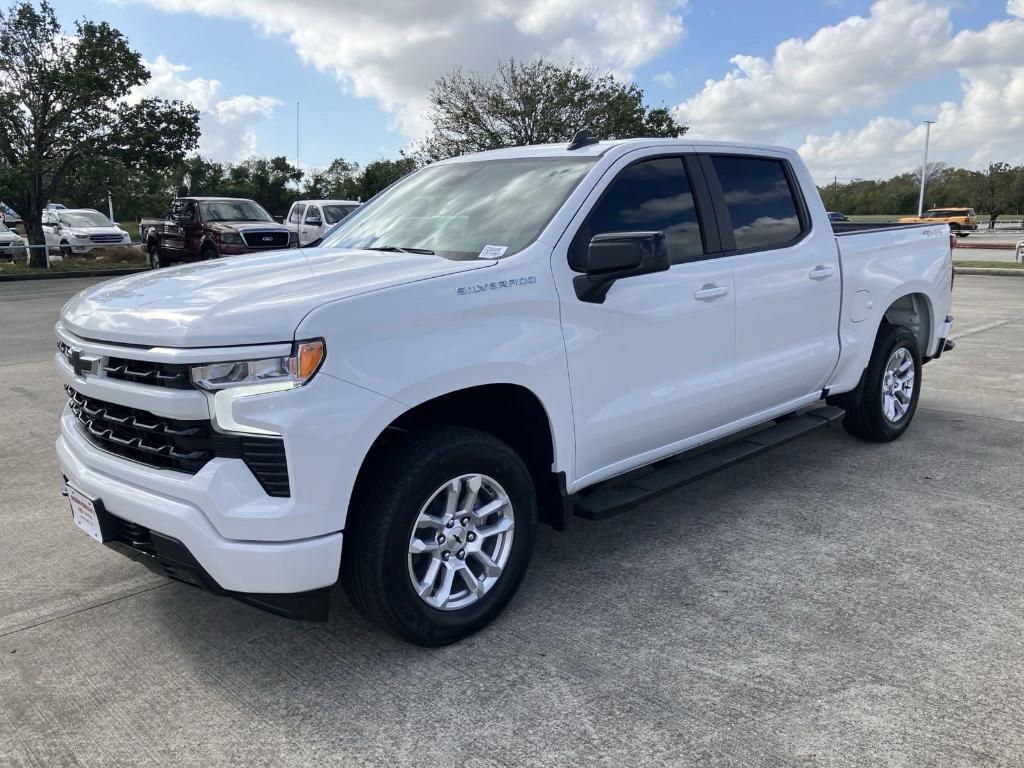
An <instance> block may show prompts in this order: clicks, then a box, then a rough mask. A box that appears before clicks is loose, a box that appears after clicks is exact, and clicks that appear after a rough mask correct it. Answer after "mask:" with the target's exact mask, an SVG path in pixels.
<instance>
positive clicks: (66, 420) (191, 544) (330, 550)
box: [57, 410, 342, 595]
mask: <svg viewBox="0 0 1024 768" xmlns="http://www.w3.org/2000/svg"><path fill="white" fill-rule="evenodd" d="M57 461H58V463H59V464H60V467H61V471H62V472H63V473H64V476H65V477H66V478H67V480H68V482H69V483H70V484H71V485H73V486H74V487H75V488H76V489H78V490H79V491H81V492H82V493H84V494H85V495H87V496H89V497H90V498H92V499H98V500H99V501H100V502H101V504H102V506H103V508H104V510H105V511H106V512H107V513H109V514H111V515H113V516H116V517H117V518H119V519H120V520H124V521H127V522H129V523H134V524H136V525H138V526H141V527H143V528H145V529H146V530H147V531H149V532H151V533H152V534H156V535H158V536H162V537H164V538H166V539H171V540H174V541H176V542H178V543H179V544H180V545H181V546H182V547H184V549H185V550H186V551H187V552H188V553H189V555H190V557H191V558H192V559H194V560H195V562H196V564H197V565H198V566H199V567H200V569H201V570H202V571H203V573H205V574H206V575H207V576H208V577H209V580H210V582H211V583H212V584H215V585H216V589H215V590H214V591H217V590H219V591H222V592H231V593H249V594H255V595H259V594H289V593H297V592H308V591H310V590H315V589H319V588H321V587H327V586H330V585H331V584H333V583H334V582H336V581H337V580H338V571H339V568H340V565H341V540H342V534H341V532H340V531H339V532H335V533H329V534H327V535H323V536H316V537H313V538H306V539H299V540H295V541H273V542H268V541H251V540H235V539H228V538H225V537H224V536H222V535H221V534H220V533H218V532H217V530H216V529H215V528H214V527H213V526H212V525H211V524H210V522H209V520H207V518H206V516H205V515H204V514H203V512H202V511H201V510H200V509H199V507H197V506H196V505H195V504H193V503H191V502H189V501H186V500H184V499H181V498H176V497H175V496H172V495H168V494H165V493H161V492H159V491H156V490H154V489H152V488H149V487H145V486H143V485H141V484H139V482H132V481H131V480H129V479H126V478H125V476H124V475H125V473H126V470H131V469H134V470H135V471H136V472H137V473H140V474H138V475H136V477H137V478H138V479H139V480H144V479H145V474H157V475H160V474H164V475H166V474H170V475H174V474H178V473H173V472H166V471H162V470H153V469H150V468H148V467H143V466H141V465H136V466H131V465H132V464H133V462H130V461H126V460H124V459H120V458H118V457H116V456H113V455H111V454H108V453H106V452H105V451H103V450H101V449H100V448H97V447H95V446H94V445H92V444H91V443H89V442H88V440H87V439H86V438H85V437H84V436H83V435H82V434H81V431H80V430H79V428H78V426H77V422H75V420H74V417H73V416H72V415H71V414H70V412H68V411H67V410H65V412H64V415H63V416H62V418H61V435H60V437H59V438H57ZM136 467H137V469H136ZM261 492H262V491H261ZM168 575H172V574H168ZM211 588H212V587H211Z"/></svg>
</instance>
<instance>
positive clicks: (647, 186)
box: [552, 150, 735, 482]
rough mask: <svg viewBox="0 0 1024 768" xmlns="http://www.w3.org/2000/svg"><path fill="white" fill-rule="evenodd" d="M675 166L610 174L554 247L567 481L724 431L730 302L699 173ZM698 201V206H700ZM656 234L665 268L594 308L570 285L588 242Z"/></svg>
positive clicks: (644, 160) (651, 163)
mask: <svg viewBox="0 0 1024 768" xmlns="http://www.w3.org/2000/svg"><path fill="white" fill-rule="evenodd" d="M691 160H692V157H691V158H685V157H684V156H680V155H678V154H676V155H665V154H658V153H657V152H656V151H653V150H647V151H645V152H637V153H631V154H630V155H628V156H626V157H624V158H622V159H620V160H619V161H618V162H617V163H616V164H615V165H613V166H612V168H611V169H610V170H609V171H608V173H607V176H608V177H610V178H611V180H610V181H609V182H608V184H607V185H606V186H603V187H599V188H598V189H596V190H595V191H594V192H593V193H592V194H591V197H590V198H589V199H588V201H587V202H586V203H585V204H584V206H583V207H582V208H581V210H580V212H579V213H578V214H577V215H576V218H575V219H574V220H573V222H572V224H571V225H570V227H569V229H568V230H567V232H566V233H565V235H563V237H562V239H561V240H560V242H559V244H558V246H557V247H556V249H555V252H554V256H553V262H552V268H553V271H554V275H555V279H556V282H557V286H558V293H559V297H560V303H561V313H562V328H563V333H564V337H565V345H566V356H567V360H568V366H569V383H570V387H571V389H572V401H573V420H574V423H575V429H576V457H577V466H576V477H577V480H582V481H585V482H596V481H598V480H601V479H603V478H604V477H609V476H611V475H614V474H617V473H619V472H623V471H626V470H628V469H630V468H632V467H635V466H640V465H642V464H645V463H649V462H650V461H652V460H654V459H655V458H658V457H660V456H662V455H668V454H670V453H673V452H676V451H677V450H680V445H679V444H680V443H682V442H683V441H685V440H687V439H688V438H691V437H693V436H694V435H697V434H700V433H702V432H705V431H707V430H710V429H713V428H715V427H718V426H721V425H723V424H725V423H727V422H728V421H730V415H729V414H730V411H731V409H732V408H734V407H735V404H734V403H731V402H730V401H729V398H728V397H723V396H722V391H723V389H724V388H725V387H727V386H728V382H729V380H730V378H731V376H732V364H733V360H732V358H733V336H734V331H735V316H734V312H735V304H734V300H735V294H734V287H733V277H732V269H731V267H730V266H729V263H728V259H722V258H715V255H716V254H717V252H718V251H719V250H720V249H719V247H718V237H717V233H716V232H715V231H713V228H712V230H711V231H709V230H708V224H707V222H708V221H709V220H710V221H713V216H712V213H711V210H710V209H711V203H710V200H709V199H708V196H707V190H706V187H705V186H704V184H703V182H702V181H701V180H700V178H698V177H699V176H700V168H699V166H697V165H696V163H691V162H690V161H691ZM702 201H703V204H702ZM629 231H635V232H642V231H661V232H664V233H665V235H666V240H667V242H668V247H669V255H670V258H671V260H672V266H671V268H670V269H669V270H668V271H666V272H659V273H655V274H649V275H642V276H638V277H630V278H626V279H622V280H618V281H616V283H615V284H614V285H613V286H612V287H611V289H610V290H609V292H608V295H607V296H606V298H605V300H604V302H603V303H600V304H595V303H590V302H586V301H582V300H581V299H579V298H578V297H577V296H576V293H575V291H574V290H573V287H572V279H573V277H574V276H576V275H578V274H579V273H580V270H581V264H582V261H581V259H582V255H583V254H584V253H585V249H586V248H587V247H588V246H589V243H590V239H591V238H592V237H593V236H594V235H598V234H602V233H606V232H629Z"/></svg>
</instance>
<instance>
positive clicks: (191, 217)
mask: <svg viewBox="0 0 1024 768" xmlns="http://www.w3.org/2000/svg"><path fill="white" fill-rule="evenodd" d="M181 220H182V221H185V222H189V221H195V220H196V204H195V202H193V201H192V200H189V201H188V202H187V203H185V208H184V209H183V210H182V212H181Z"/></svg>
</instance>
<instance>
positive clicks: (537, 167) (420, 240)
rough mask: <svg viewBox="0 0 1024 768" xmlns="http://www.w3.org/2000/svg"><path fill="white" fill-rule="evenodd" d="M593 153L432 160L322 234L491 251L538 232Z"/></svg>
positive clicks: (447, 252) (461, 252)
mask: <svg viewBox="0 0 1024 768" xmlns="http://www.w3.org/2000/svg"><path fill="white" fill-rule="evenodd" d="M595 162H596V158H593V157H545V158H538V157H531V158H523V159H517V160H480V161H475V162H474V161H470V162H465V163H453V164H451V165H438V166H432V167H427V168H424V169H423V170H422V171H419V172H418V173H415V174H413V175H412V176H409V177H407V178H406V179H404V180H403V181H400V182H399V183H398V184H396V185H395V186H394V187H392V188H391V189H389V190H388V191H386V192H385V193H383V194H382V195H381V196H380V197H379V198H377V199H376V200H374V201H373V202H372V203H370V204H369V205H367V206H366V207H365V208H364V209H362V210H360V211H359V215H358V216H353V217H352V219H351V221H348V222H345V223H343V224H342V225H341V226H340V227H339V228H338V229H337V231H335V232H334V233H333V234H331V235H330V236H329V237H325V238H324V243H323V244H324V246H327V247H332V248H386V249H392V248H401V249H415V250H427V251H432V252H434V253H437V254H438V255H441V256H446V257H448V258H455V259H460V258H476V257H478V256H479V255H480V252H481V251H482V250H483V249H484V247H485V246H492V248H491V249H490V250H489V252H488V254H489V255H491V256H493V257H497V256H502V255H506V254H512V253H515V252H516V251H519V250H522V249H523V248H525V247H526V246H527V245H529V244H530V243H531V242H533V241H534V239H536V237H537V236H538V235H539V234H540V232H541V230H542V229H543V228H544V227H545V226H546V225H547V223H548V222H549V221H550V220H551V217H552V216H554V215H555V212H556V211H557V210H558V208H559V207H560V206H561V205H562V203H563V202H565V199H566V198H567V197H568V196H569V194H570V193H571V192H572V190H573V189H574V188H575V187H576V185H577V184H578V183H579V181H580V179H582V178H583V176H584V175H586V173H587V171H589V170H590V168H591V167H592V166H593V165H594V163H595Z"/></svg>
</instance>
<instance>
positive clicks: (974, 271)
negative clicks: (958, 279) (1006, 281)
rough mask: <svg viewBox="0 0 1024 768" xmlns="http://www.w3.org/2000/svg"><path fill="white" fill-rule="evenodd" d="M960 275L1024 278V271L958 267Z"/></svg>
mask: <svg viewBox="0 0 1024 768" xmlns="http://www.w3.org/2000/svg"><path fill="white" fill-rule="evenodd" d="M956 274H957V275H958V276H959V275H997V276H999V277H1024V269H1000V268H999V267H956Z"/></svg>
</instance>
